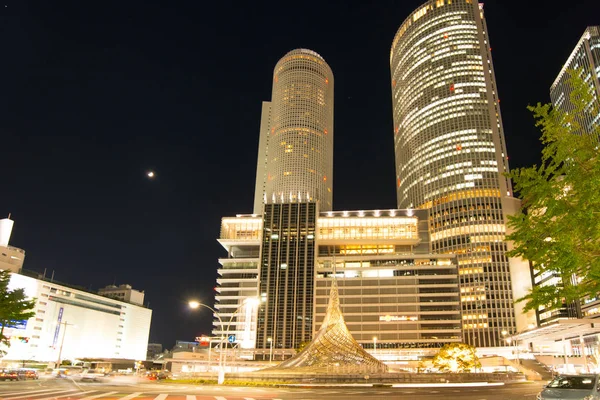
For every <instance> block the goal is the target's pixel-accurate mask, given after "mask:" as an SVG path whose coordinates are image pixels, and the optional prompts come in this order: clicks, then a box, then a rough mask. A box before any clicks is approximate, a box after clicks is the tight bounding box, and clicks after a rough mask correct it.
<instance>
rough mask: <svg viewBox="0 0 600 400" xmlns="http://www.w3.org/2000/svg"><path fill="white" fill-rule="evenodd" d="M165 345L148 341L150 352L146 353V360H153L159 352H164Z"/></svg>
mask: <svg viewBox="0 0 600 400" xmlns="http://www.w3.org/2000/svg"><path fill="white" fill-rule="evenodd" d="M162 352H163V346H162V344H160V343H148V352H147V353H146V360H153V359H154V358H156V356H158V355H159V354H162Z"/></svg>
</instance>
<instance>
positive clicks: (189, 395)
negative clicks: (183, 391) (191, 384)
mask: <svg viewBox="0 0 600 400" xmlns="http://www.w3.org/2000/svg"><path fill="white" fill-rule="evenodd" d="M185 400H196V396H192V395H191V394H188V395H187V396H185Z"/></svg>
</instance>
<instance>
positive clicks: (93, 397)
mask: <svg viewBox="0 0 600 400" xmlns="http://www.w3.org/2000/svg"><path fill="white" fill-rule="evenodd" d="M115 393H117V392H106V393H100V394H95V395H93V396H88V397H84V398H83V399H81V400H92V399H97V398H99V397H104V396H107V397H108V395H111V394H115Z"/></svg>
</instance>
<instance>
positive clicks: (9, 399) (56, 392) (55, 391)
mask: <svg viewBox="0 0 600 400" xmlns="http://www.w3.org/2000/svg"><path fill="white" fill-rule="evenodd" d="M78 390H79V389H69V390H56V389H51V390H50V391H48V390H44V391H45V392H49V393H44V394H58V393H66V392H76V391H78ZM21 393H23V392H21ZM30 395H31V393H29V394H26V395H23V396H15V397H5V398H4V400H13V399H24V398H26V397H29V396H30ZM55 397H56V396H55ZM50 398H51V397H50Z"/></svg>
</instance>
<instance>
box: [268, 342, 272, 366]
mask: <svg viewBox="0 0 600 400" xmlns="http://www.w3.org/2000/svg"><path fill="white" fill-rule="evenodd" d="M267 342H269V345H270V350H269V364H271V363H272V362H273V338H271V337H270V338H267Z"/></svg>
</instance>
